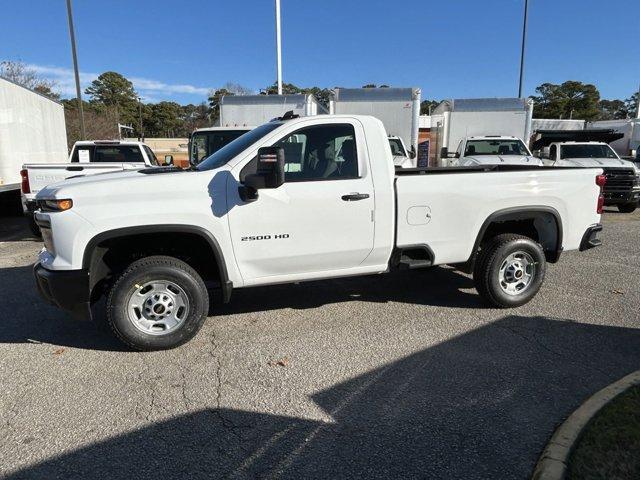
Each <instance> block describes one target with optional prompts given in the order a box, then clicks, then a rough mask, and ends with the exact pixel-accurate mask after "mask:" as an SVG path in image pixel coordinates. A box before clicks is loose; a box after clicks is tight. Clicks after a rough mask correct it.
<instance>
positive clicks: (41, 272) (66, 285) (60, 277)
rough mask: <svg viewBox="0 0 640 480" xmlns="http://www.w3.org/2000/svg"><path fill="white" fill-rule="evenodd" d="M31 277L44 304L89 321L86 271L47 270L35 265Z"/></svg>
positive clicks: (38, 264)
mask: <svg viewBox="0 0 640 480" xmlns="http://www.w3.org/2000/svg"><path fill="white" fill-rule="evenodd" d="M33 275H34V276H35V279H36V286H37V287H38V293H39V294H40V296H41V297H42V298H43V299H44V300H45V301H46V302H48V303H50V304H51V305H54V306H56V307H58V308H61V309H63V310H67V311H68V312H71V313H72V314H73V316H74V317H75V318H78V319H82V320H89V319H91V304H90V301H89V295H90V294H89V272H88V271H87V270H47V269H46V268H44V267H43V266H42V265H41V264H40V263H36V264H35V265H34V266H33Z"/></svg>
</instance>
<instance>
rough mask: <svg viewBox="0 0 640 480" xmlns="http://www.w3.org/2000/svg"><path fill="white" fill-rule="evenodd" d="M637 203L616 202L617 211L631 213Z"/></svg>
mask: <svg viewBox="0 0 640 480" xmlns="http://www.w3.org/2000/svg"><path fill="white" fill-rule="evenodd" d="M637 207H638V204H636V203H620V204H618V211H619V212H620V213H631V212H635V210H636V208H637Z"/></svg>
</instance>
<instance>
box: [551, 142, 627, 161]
mask: <svg viewBox="0 0 640 480" xmlns="http://www.w3.org/2000/svg"><path fill="white" fill-rule="evenodd" d="M560 158H618V156H617V155H616V153H615V152H614V151H613V150H612V149H611V147H610V146H609V145H599V144H593V145H584V144H583V145H562V146H561V147H560Z"/></svg>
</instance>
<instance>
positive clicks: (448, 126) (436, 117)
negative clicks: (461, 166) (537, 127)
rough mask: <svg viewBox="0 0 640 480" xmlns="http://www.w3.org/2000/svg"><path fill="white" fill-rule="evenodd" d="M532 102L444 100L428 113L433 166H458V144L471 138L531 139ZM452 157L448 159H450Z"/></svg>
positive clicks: (514, 99) (521, 99)
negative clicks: (432, 146)
mask: <svg viewBox="0 0 640 480" xmlns="http://www.w3.org/2000/svg"><path fill="white" fill-rule="evenodd" d="M532 115H533V100H531V99H526V98H461V99H453V100H445V101H444V102H442V103H440V105H438V106H437V107H436V108H435V109H434V110H433V111H432V112H431V132H432V135H433V136H434V137H435V150H434V151H435V155H436V161H435V163H436V165H438V166H444V167H448V166H452V165H455V164H457V159H455V158H453V154H454V152H455V151H456V150H457V149H458V147H459V146H460V142H461V141H462V140H463V139H465V138H467V137H472V136H493V135H499V136H512V137H517V138H520V139H526V140H525V141H527V140H528V139H529V137H530V136H531V120H532ZM450 157H451V158H450Z"/></svg>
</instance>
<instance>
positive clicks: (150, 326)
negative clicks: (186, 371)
mask: <svg viewBox="0 0 640 480" xmlns="http://www.w3.org/2000/svg"><path fill="white" fill-rule="evenodd" d="M601 173H602V171H601V170H600V169H557V168H545V167H532V168H529V167H521V166H513V165H507V166H492V167H469V168H443V169H438V168H432V169H398V170H395V169H394V165H393V161H392V155H391V149H390V146H389V140H388V137H387V134H386V132H385V129H384V127H383V125H382V123H381V122H380V121H379V120H377V119H375V118H373V117H370V116H355V115H354V116H351V115H322V116H315V117H305V118H291V119H288V120H282V119H280V120H276V121H273V122H270V123H267V124H265V125H262V126H260V127H257V128H255V129H254V130H252V131H251V132H249V133H246V134H245V135H243V136H241V137H240V138H238V139H236V140H235V141H233V142H231V143H230V144H228V145H227V146H225V147H223V148H222V149H220V150H218V151H217V152H216V153H214V154H213V155H211V156H209V157H208V158H207V159H205V160H204V161H203V162H202V163H200V164H199V165H198V166H197V167H196V168H193V169H192V170H190V171H188V170H184V171H181V170H179V169H176V168H163V167H160V168H150V169H143V170H139V171H136V172H122V173H117V174H105V175H99V176H95V177H85V178H74V179H70V180H67V181H66V182H64V183H59V184H55V185H49V186H48V187H46V188H45V189H43V190H42V191H41V192H40V193H39V194H38V195H37V202H38V206H39V209H38V211H37V212H36V220H37V222H38V225H39V226H40V227H41V228H42V231H43V238H44V245H45V248H44V249H43V250H42V252H41V253H40V256H39V262H38V263H37V264H36V265H35V266H34V274H35V278H36V280H37V285H38V288H39V291H40V294H41V295H42V297H43V298H45V299H46V300H47V301H49V302H50V303H52V304H54V305H57V306H58V307H60V308H63V309H66V310H69V311H71V312H73V313H75V314H76V315H77V316H80V317H88V316H90V306H91V305H92V304H94V302H96V301H97V300H98V299H99V298H101V297H102V296H104V295H106V297H107V300H106V308H107V319H108V322H109V324H110V325H111V327H112V328H113V330H114V332H115V333H116V335H117V336H118V337H119V338H120V339H121V340H122V341H124V342H125V343H126V344H128V345H129V346H131V347H133V348H136V349H141V350H152V349H162V348H171V347H175V346H177V345H180V344H182V343H184V342H186V341H188V340H189V339H190V338H191V337H193V336H194V335H195V334H196V332H197V331H198V330H199V329H200V327H201V325H202V323H203V322H204V320H205V318H206V316H207V312H208V311H209V298H210V297H209V295H208V294H207V293H208V292H207V291H208V290H213V291H215V290H218V292H219V298H220V299H221V301H222V302H228V301H229V299H230V298H231V293H232V290H233V289H236V288H245V287H252V286H256V285H270V284H278V283H286V282H300V281H309V280H317V279H327V278H333V277H344V276H351V275H369V274H377V273H384V272H388V271H390V270H395V269H399V268H421V267H429V266H433V265H442V264H463V265H464V267H463V266H460V268H461V269H465V270H468V271H473V275H474V279H475V283H476V286H477V289H478V291H479V292H480V294H481V295H482V296H483V297H484V298H485V300H486V301H487V302H488V303H489V304H491V305H494V306H496V307H514V306H518V305H522V304H524V303H526V302H528V301H529V300H530V299H531V298H532V297H533V296H534V295H535V294H536V293H537V292H538V289H539V288H540V286H541V284H542V282H543V279H544V276H545V271H546V268H547V267H546V266H547V262H552V263H553V262H556V261H557V260H558V259H559V256H560V253H561V252H562V251H563V250H585V249H588V248H591V247H594V246H597V245H599V244H600V240H599V239H598V238H597V232H598V231H600V230H601V229H602V226H601V225H600V223H599V222H600V209H601V201H602V197H601V187H602V182H603V180H604V177H603V176H602V175H601ZM309 288H313V286H310V287H309ZM425 288H428V286H427V285H425Z"/></svg>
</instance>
